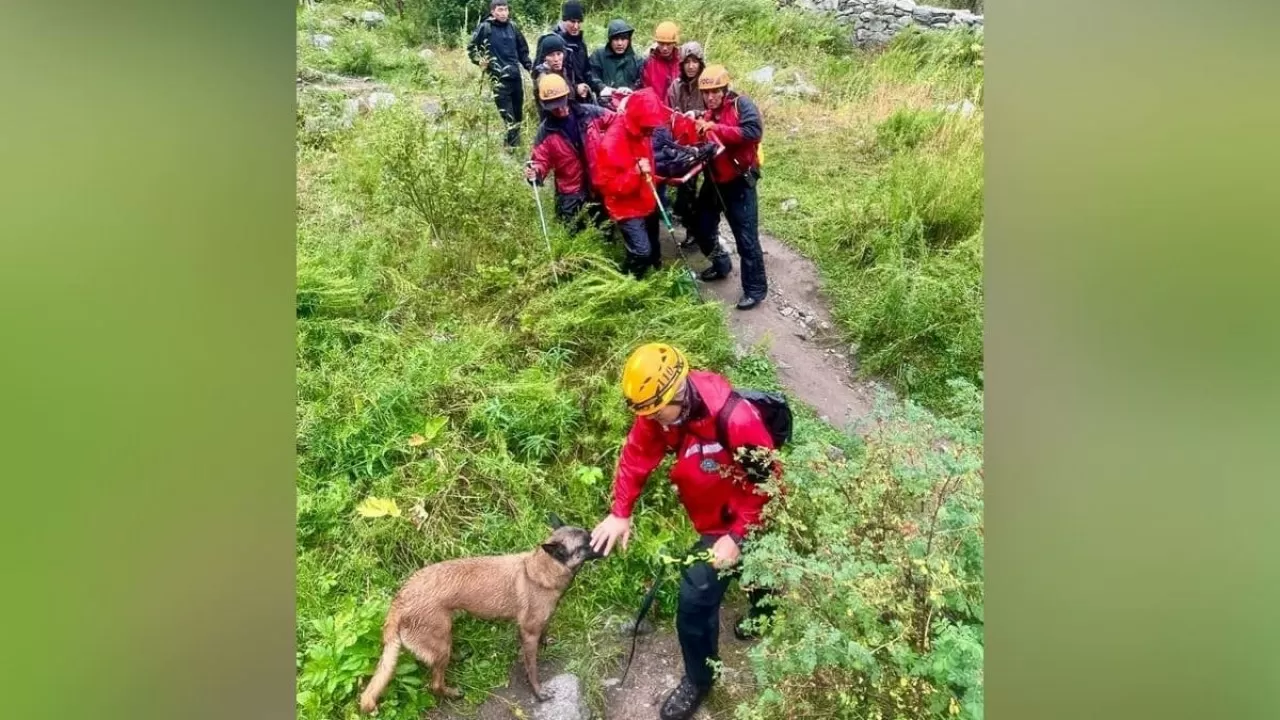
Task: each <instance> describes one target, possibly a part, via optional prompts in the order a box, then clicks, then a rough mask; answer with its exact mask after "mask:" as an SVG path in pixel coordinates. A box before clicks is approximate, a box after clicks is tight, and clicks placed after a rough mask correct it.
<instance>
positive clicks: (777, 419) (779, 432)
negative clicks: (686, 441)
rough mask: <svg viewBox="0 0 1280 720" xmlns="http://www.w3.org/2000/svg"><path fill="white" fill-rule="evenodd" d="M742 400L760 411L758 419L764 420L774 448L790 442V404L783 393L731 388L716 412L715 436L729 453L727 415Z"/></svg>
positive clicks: (779, 447)
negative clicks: (727, 396)
mask: <svg viewBox="0 0 1280 720" xmlns="http://www.w3.org/2000/svg"><path fill="white" fill-rule="evenodd" d="M743 400H746V401H747V402H749V403H751V404H752V405H753V406H755V409H756V412H758V413H760V419H761V420H764V426H765V427H766V428H768V429H769V435H770V437H772V438H773V447H774V449H775V450H781V449H782V446H784V445H786V444H787V443H789V442H791V406H790V405H788V404H787V397H786V396H785V395H783V394H782V393H776V392H768V391H766V390H733V391H731V392H730V393H729V398H728V399H727V400H725V402H724V405H722V406H721V407H720V412H718V413H716V437H717V439H719V440H720V444H721V445H723V446H724V448H725V449H726V450H728V451H729V454H730V455H732V454H733V452H734V448H733V447H731V446H730V445H729V432H728V427H729V415H730V414H732V413H733V409H734V408H735V407H737V406H738V403H739V402H742V401H743Z"/></svg>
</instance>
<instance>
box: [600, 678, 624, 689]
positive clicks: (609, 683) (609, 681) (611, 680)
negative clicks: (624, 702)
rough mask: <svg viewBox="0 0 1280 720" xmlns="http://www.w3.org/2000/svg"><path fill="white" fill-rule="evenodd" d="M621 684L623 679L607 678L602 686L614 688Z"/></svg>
mask: <svg viewBox="0 0 1280 720" xmlns="http://www.w3.org/2000/svg"><path fill="white" fill-rule="evenodd" d="M620 682H622V679H621V678H605V681H604V682H602V683H600V684H601V685H603V686H605V687H607V688H608V687H613V686H614V685H617V684H618V683H620Z"/></svg>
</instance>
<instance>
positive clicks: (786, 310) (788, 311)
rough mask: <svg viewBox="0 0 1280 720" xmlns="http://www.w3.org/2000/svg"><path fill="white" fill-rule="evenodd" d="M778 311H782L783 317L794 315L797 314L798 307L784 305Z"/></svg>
mask: <svg viewBox="0 0 1280 720" xmlns="http://www.w3.org/2000/svg"><path fill="white" fill-rule="evenodd" d="M778 312H780V313H782V317H792V316H793V315H795V314H796V309H795V308H793V307H791V306H790V305H783V306H782V309H781V310H779V311H778Z"/></svg>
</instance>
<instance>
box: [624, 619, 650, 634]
mask: <svg viewBox="0 0 1280 720" xmlns="http://www.w3.org/2000/svg"><path fill="white" fill-rule="evenodd" d="M635 624H636V621H635V618H631V619H630V620H623V621H622V622H621V623H619V624H618V634H619V635H626V636H628V637H629V636H630V635H631V629H632V628H634V627H635ZM651 632H653V623H651V622H649V618H645V619H644V620H641V621H640V629H639V631H637V632H636V634H637V635H648V634H649V633H651Z"/></svg>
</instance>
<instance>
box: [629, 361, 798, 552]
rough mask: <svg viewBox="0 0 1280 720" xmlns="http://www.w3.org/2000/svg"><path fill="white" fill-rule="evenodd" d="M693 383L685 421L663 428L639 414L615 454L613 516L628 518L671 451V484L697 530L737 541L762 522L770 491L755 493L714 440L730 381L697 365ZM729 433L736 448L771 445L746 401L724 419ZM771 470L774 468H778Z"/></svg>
mask: <svg viewBox="0 0 1280 720" xmlns="http://www.w3.org/2000/svg"><path fill="white" fill-rule="evenodd" d="M689 383H690V384H691V385H692V386H693V390H694V392H695V393H696V394H697V395H698V396H699V397H700V399H701V403H700V405H701V407H700V411H695V412H694V413H693V414H691V416H690V417H689V419H687V420H685V421H684V422H683V423H682V424H680V425H675V426H672V427H669V428H664V427H663V426H662V425H661V424H660V423H659V422H658V421H656V420H653V419H651V418H647V417H637V418H636V420H635V424H633V425H632V426H631V432H630V433H628V434H627V439H626V442H625V443H624V444H623V446H622V454H621V456H620V457H619V458H618V470H617V473H616V474H615V476H614V481H613V509H612V511H611V512H612V513H613V514H614V515H616V516H618V517H622V518H626V517H631V509H632V507H633V506H634V505H635V502H636V499H637V498H639V497H640V492H641V491H642V490H643V489H644V485H645V481H647V480H648V479H649V474H650V473H652V472H653V471H654V469H655V468H657V467H658V465H659V464H660V463H661V462H662V459H663V458H664V457H665V456H666V454H667V453H668V452H675V454H676V461H675V464H674V465H673V466H672V468H671V476H670V477H671V482H672V484H674V485H675V488H676V492H677V494H679V496H680V502H681V503H683V504H684V507H685V510H686V511H687V512H688V513H689V520H690V521H692V522H693V528H694V529H695V530H697V531H698V533H699V534H700V535H726V534H727V535H733V536H734V539H735V540H737V541H738V542H739V543H740V542H741V541H742V538H743V537H745V536H746V534H747V531H748V530H749V529H750V528H751V527H752V526H753V525H756V524H757V523H758V522H759V520H760V513H761V511H762V510H763V509H764V506H765V504H766V503H767V502H768V501H769V496H768V495H765V494H764V493H758V492H756V486H755V485H753V484H751V483H750V482H748V481H747V480H746V479H745V471H744V470H743V469H742V466H741V465H740V464H739V463H737V462H734V461H733V459H732V458H731V456H730V454H729V450H728V449H726V448H724V447H723V446H721V444H720V441H719V439H717V437H716V415H717V413H719V411H720V408H721V407H722V406H723V405H724V403H725V401H726V400H727V399H728V397H729V391H730V390H731V387H730V385H729V381H728V380H726V379H724V378H723V377H721V376H720V375H717V374H715V373H712V372H706V371H700V370H694V371H691V372H690V373H689ZM725 431H726V432H725V434H726V436H727V438H726V439H727V440H728V441H729V444H730V445H731V446H733V447H734V448H740V447H744V446H750V445H756V446H760V447H765V448H769V449H773V438H772V436H770V435H769V430H768V428H766V427H765V424H764V421H763V420H761V419H760V414H759V413H758V412H756V409H755V407H753V406H752V405H751V403H748V402H739V403H738V404H737V405H736V406H735V407H734V408H733V412H732V414H731V415H730V416H729V418H728V422H727V423H726V428H725ZM774 472H777V467H776V466H775V468H774Z"/></svg>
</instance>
